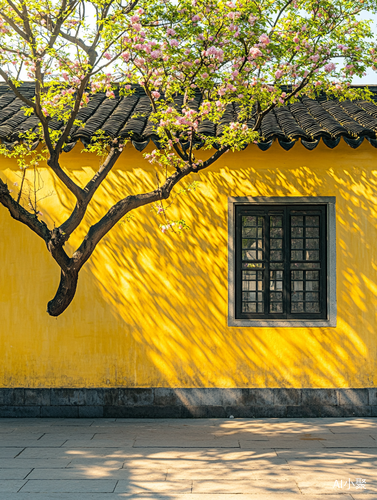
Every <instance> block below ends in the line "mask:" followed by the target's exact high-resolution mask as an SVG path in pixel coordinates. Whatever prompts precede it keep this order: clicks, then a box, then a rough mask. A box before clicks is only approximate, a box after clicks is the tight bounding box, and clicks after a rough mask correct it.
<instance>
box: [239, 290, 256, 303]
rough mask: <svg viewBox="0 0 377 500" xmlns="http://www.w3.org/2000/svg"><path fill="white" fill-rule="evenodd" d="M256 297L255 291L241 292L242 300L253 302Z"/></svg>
mask: <svg viewBox="0 0 377 500" xmlns="http://www.w3.org/2000/svg"><path fill="white" fill-rule="evenodd" d="M256 299H257V294H256V293H255V292H243V293H242V300H244V301H250V302H255V301H256Z"/></svg>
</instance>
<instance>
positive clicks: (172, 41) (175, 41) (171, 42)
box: [169, 38, 179, 47]
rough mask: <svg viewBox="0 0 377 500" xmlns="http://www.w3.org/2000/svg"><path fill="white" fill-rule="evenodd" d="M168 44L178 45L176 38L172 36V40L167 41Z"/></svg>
mask: <svg viewBox="0 0 377 500" xmlns="http://www.w3.org/2000/svg"><path fill="white" fill-rule="evenodd" d="M169 44H170V46H171V47H178V45H179V43H178V40H175V39H174V38H173V40H170V41H169Z"/></svg>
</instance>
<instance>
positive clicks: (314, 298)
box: [305, 292, 319, 302]
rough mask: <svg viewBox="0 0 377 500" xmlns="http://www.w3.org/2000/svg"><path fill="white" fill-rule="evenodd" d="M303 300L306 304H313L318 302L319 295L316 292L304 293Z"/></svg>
mask: <svg viewBox="0 0 377 500" xmlns="http://www.w3.org/2000/svg"><path fill="white" fill-rule="evenodd" d="M305 300H306V301H307V302H309V301H313V302H314V301H317V302H318V300H319V294H318V292H306V294H305Z"/></svg>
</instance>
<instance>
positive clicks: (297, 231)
mask: <svg viewBox="0 0 377 500" xmlns="http://www.w3.org/2000/svg"><path fill="white" fill-rule="evenodd" d="M291 235H292V236H293V238H302V237H303V236H304V228H303V227H292V228H291Z"/></svg>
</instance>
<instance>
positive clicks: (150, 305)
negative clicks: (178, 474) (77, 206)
mask: <svg viewBox="0 0 377 500" xmlns="http://www.w3.org/2000/svg"><path fill="white" fill-rule="evenodd" d="M203 154H204V153H203ZM375 160H376V151H375V150H374V149H373V148H372V147H371V146H370V145H368V144H366V143H364V144H363V145H362V146H361V147H359V148H358V149H357V150H356V151H355V150H352V149H351V148H349V147H348V146H346V145H345V144H344V143H343V144H340V145H339V146H338V147H337V148H336V149H334V150H329V149H328V148H326V147H325V146H324V145H323V144H320V145H319V146H318V147H317V149H316V150H314V151H312V152H309V151H307V150H306V149H304V148H303V147H302V146H300V145H296V146H295V147H294V148H293V149H292V150H291V151H289V152H286V151H284V150H282V149H281V148H280V147H279V146H278V145H277V144H275V145H274V146H273V147H272V148H271V149H269V150H268V151H266V152H261V151H260V150H259V149H258V148H257V147H256V146H249V147H248V148H247V149H246V150H245V151H242V152H240V153H234V154H233V153H229V154H227V155H225V156H224V157H223V158H222V159H221V160H219V162H218V163H217V164H216V165H214V166H213V167H211V168H210V169H209V170H208V171H203V172H201V173H200V174H196V175H193V176H192V178H190V179H189V180H187V182H192V180H197V181H198V182H199V187H198V189H197V191H195V192H192V193H190V194H189V195H188V196H179V197H178V198H177V200H176V201H175V202H174V203H173V205H172V207H171V208H169V211H168V213H167V217H168V218H169V219H173V220H174V219H180V218H183V219H185V220H186V222H187V224H188V225H189V226H190V227H191V231H187V232H184V233H183V234H182V235H181V236H179V235H178V234H174V233H168V234H165V235H163V234H162V233H161V232H160V231H159V229H158V225H159V224H160V223H164V219H163V218H162V217H161V216H157V215H155V214H154V213H152V212H151V207H149V206H147V207H143V208H141V209H138V210H137V211H135V213H134V215H135V217H134V219H133V220H131V221H129V222H127V221H124V222H122V223H119V224H118V225H117V226H116V227H115V228H114V229H113V230H112V231H111V232H110V233H109V234H108V235H107V236H106V237H105V238H104V239H103V240H102V242H101V243H100V244H99V245H98V247H97V249H96V251H95V252H94V254H93V256H92V257H91V259H90V261H89V262H88V263H87V264H86V265H85V267H84V268H83V270H82V272H81V275H80V279H79V285H78V292H77V296H76V298H75V299H74V301H73V303H72V305H71V306H70V308H69V309H68V310H67V311H66V312H65V313H64V314H63V315H62V316H61V317H59V318H57V319H56V320H55V319H54V320H53V319H51V318H48V317H47V315H45V316H43V314H44V308H45V303H44V302H43V301H42V298H43V300H45V299H46V302H47V300H48V299H50V298H52V296H53V294H54V292H55V289H56V287H57V284H58V269H57V268H56V266H55V271H53V269H54V267H53V264H52V263H51V267H48V269H49V275H48V276H46V278H45V280H44V287H43V291H42V292H41V291H39V290H38V287H36V289H35V295H36V296H35V300H34V302H35V305H34V306H33V310H34V311H36V310H37V309H38V308H39V309H41V308H42V314H38V315H37V316H36V318H38V321H40V325H39V327H38V328H37V335H36V338H35V339H34V340H28V341H27V344H28V345H27V346H23V345H21V344H22V342H21V341H22V339H23V341H24V339H25V333H23V334H21V333H18V332H15V334H13V333H12V335H14V339H13V344H14V345H15V346H16V347H18V348H20V352H21V354H22V355H21V359H26V357H25V352H26V351H27V349H29V352H30V349H31V350H33V349H35V346H36V345H37V342H38V352H39V357H38V359H34V360H33V361H32V364H33V363H34V365H33V366H35V370H36V371H38V373H39V378H38V380H35V379H34V381H32V380H31V378H30V367H29V372H28V374H29V375H27V374H26V369H24V368H22V366H23V365H22V363H21V362H20V361H18V366H19V370H18V373H19V376H18V380H19V381H20V382H19V385H22V384H27V385H28V386H33V384H35V385H37V386H38V384H41V383H43V382H42V381H48V382H45V383H46V384H48V385H49V386H54V385H64V386H87V387H91V386H92V387H93V386H99V387H101V386H106V385H110V386H127V387H134V386H139V387H155V386H163V387H363V386H364V387H367V386H373V385H375V383H376V373H377V370H376V357H375V355H374V354H375V345H376V333H375V332H376V312H375V311H376V305H377V304H376V303H377V298H376V291H377V272H376V271H377V262H375V261H374V260H373V252H374V247H375V242H376V230H377V220H376V208H375V207H376V201H377V170H373V169H372V168H370V166H371V164H373V162H375ZM98 161H99V160H98V158H96V157H94V156H90V155H88V154H80V153H79V152H78V149H77V148H75V150H74V151H72V152H71V153H69V154H67V155H63V159H62V164H63V166H64V167H65V168H67V169H68V170H69V172H70V174H71V175H72V176H74V178H75V180H76V181H77V182H79V183H80V184H81V185H84V184H85V182H87V181H88V180H89V178H90V176H92V175H93V173H94V172H95V170H96V168H97V167H98ZM3 174H4V175H5V176H6V177H8V178H9V179H10V180H11V182H14V180H13V179H14V176H15V172H14V171H9V170H6V171H4V172H1V175H2V176H3ZM159 177H160V178H161V179H162V177H163V176H162V174H161V173H159ZM45 186H46V189H50V190H54V192H55V194H54V196H50V197H48V198H46V199H44V200H42V201H41V207H42V208H41V211H42V213H43V216H42V218H45V220H46V221H48V222H50V223H51V222H52V221H53V222H54V223H55V224H59V223H61V222H62V221H63V220H64V218H65V217H67V215H68V214H69V212H70V210H72V208H73V202H72V198H71V197H69V196H66V195H64V194H62V193H61V190H60V189H59V187H58V185H56V184H54V183H53V181H52V179H51V178H50V177H48V176H47V175H46V180H45ZM156 186H157V180H156V173H155V170H154V167H152V166H151V165H149V164H148V163H147V162H145V161H144V160H143V157H142V155H141V154H140V153H137V152H136V151H134V150H133V149H131V146H129V147H127V148H126V151H125V153H123V154H122V156H121V158H120V160H119V161H118V163H117V165H116V167H114V169H113V171H112V172H111V173H110V174H109V175H108V177H107V179H106V181H105V182H104V184H103V186H102V187H101V188H100V189H99V190H98V192H97V193H96V195H95V197H94V199H93V203H92V204H91V206H90V207H89V209H88V212H87V215H86V218H85V220H84V222H83V224H82V225H81V226H80V228H79V230H78V231H77V232H76V234H75V235H74V236H73V237H72V238H71V240H70V244H69V246H68V245H67V247H68V249H67V251H68V253H71V252H72V251H73V250H74V248H75V247H77V245H78V244H79V243H80V241H81V240H82V238H83V237H84V235H85V233H86V230H87V228H88V226H89V225H90V224H92V223H94V222H96V221H97V220H98V219H99V218H100V217H102V216H103V215H104V214H105V213H106V210H107V209H108V208H110V206H112V205H113V204H114V203H116V202H117V201H118V200H119V199H121V198H123V197H125V196H127V195H128V194H136V193H142V192H145V191H147V190H151V189H154V188H156ZM229 196H336V215H337V294H338V326H337V327H336V328H282V327H280V328H235V327H232V328H230V327H228V326H227V307H228V305H227V282H228V281H227V280H228V277H227V273H228V270H227V245H228V229H227V203H228V197H229ZM1 216H2V217H3V220H5V219H6V217H8V215H7V214H6V213H5V210H3V211H2V212H1ZM12 228H15V231H16V232H17V229H16V223H13V222H12ZM18 231H19V232H21V231H25V229H22V230H20V229H19V230H18ZM29 233H30V232H29ZM29 233H28V234H25V236H23V238H24V241H28V242H30V243H28V245H31V244H33V243H31V242H34V241H35V238H36V237H35V236H33V235H32V234H31V233H30V234H29ZM16 236H17V235H16ZM12 245H13V246H12V248H16V247H17V242H13V243H12ZM3 251H4V250H3ZM45 253H46V252H45ZM47 258H49V257H47ZM8 261H9V257H8ZM33 265H34V267H35V266H36V264H35V263H34V264H33ZM46 272H47V271H46ZM15 279H20V276H18V278H17V277H13V278H12V280H13V281H14V280H15ZM27 283H28V282H27ZM27 286H29V285H27ZM13 287H14V289H15V290H16V289H17V286H16V284H14V285H13ZM23 287H24V290H23V291H22V293H25V294H27V293H28V292H27V289H26V288H27V287H25V285H24V283H23ZM17 290H18V292H17V293H21V291H20V290H19V289H17ZM33 304H34V303H33ZM34 321H36V320H34V319H32V322H34ZM17 324H18V329H19V330H20V331H22V332H25V328H26V329H30V331H32V329H33V324H34V323H33V324H31V325H26V323H25V322H24V320H23V319H19V320H18V323H17ZM13 328H14V327H13ZM53 332H54V333H53ZM56 343H59V350H58V351H57V350H56V349H54V346H55V345H56ZM31 346H34V347H31ZM68 352H70V353H72V352H74V353H75V358H76V356H77V358H79V359H80V363H77V362H75V360H74V359H72V358H73V356H72V355H71V354H70V355H68V354H67V353H68ZM42 360H43V361H42ZM64 374H69V375H64ZM4 376H5V374H4V375H3V377H4ZM27 377H28V378H27ZM26 380H27V382H26Z"/></svg>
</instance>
